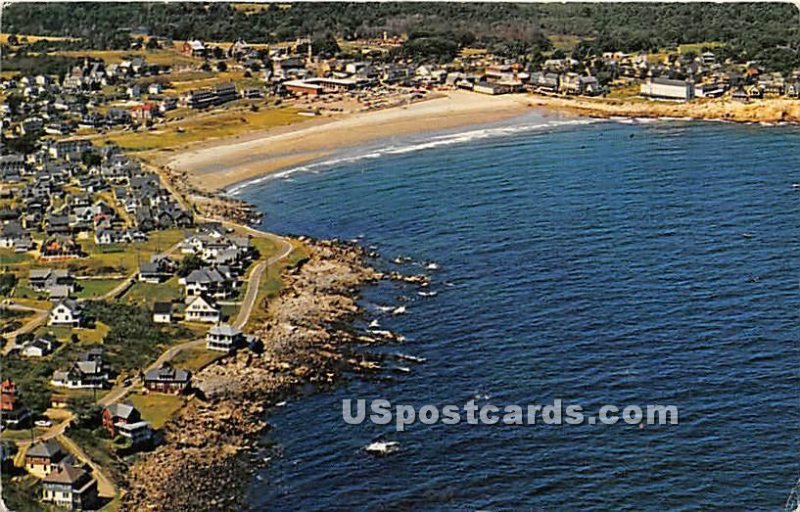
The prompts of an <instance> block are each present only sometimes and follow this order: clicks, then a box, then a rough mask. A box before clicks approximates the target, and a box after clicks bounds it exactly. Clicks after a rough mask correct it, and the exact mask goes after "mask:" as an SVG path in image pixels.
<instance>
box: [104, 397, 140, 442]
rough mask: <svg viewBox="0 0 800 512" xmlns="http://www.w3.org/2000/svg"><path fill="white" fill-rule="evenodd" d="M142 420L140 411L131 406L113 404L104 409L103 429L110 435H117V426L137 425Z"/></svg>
mask: <svg viewBox="0 0 800 512" xmlns="http://www.w3.org/2000/svg"><path fill="white" fill-rule="evenodd" d="M141 420H142V417H141V415H140V414H139V411H137V410H136V408H135V407H134V406H133V405H131V404H111V405H109V406H108V407H106V408H105V409H103V428H105V429H106V432H108V435H109V436H111V437H114V436H116V435H117V426H119V425H127V424H130V423H136V422H139V421H141Z"/></svg>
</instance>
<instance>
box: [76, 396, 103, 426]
mask: <svg viewBox="0 0 800 512" xmlns="http://www.w3.org/2000/svg"><path fill="white" fill-rule="evenodd" d="M72 410H73V411H74V412H75V423H74V424H75V426H76V427H77V428H91V427H94V426H95V425H96V424H97V423H98V421H99V420H100V415H101V414H102V412H103V408H102V407H100V406H99V405H97V404H96V403H95V402H94V399H93V398H92V397H91V396H78V397H75V398H74V399H73V400H72Z"/></svg>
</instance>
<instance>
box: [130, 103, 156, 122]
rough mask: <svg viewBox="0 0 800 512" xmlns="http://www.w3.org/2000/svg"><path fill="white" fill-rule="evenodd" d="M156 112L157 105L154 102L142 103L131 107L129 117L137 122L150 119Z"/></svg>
mask: <svg viewBox="0 0 800 512" xmlns="http://www.w3.org/2000/svg"><path fill="white" fill-rule="evenodd" d="M156 114H158V105H156V104H155V103H144V104H142V105H135V106H134V107H132V108H131V118H132V119H133V120H134V121H137V122H139V123H144V122H147V121H150V120H151V119H153V117H155V116H156Z"/></svg>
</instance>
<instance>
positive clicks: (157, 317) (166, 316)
mask: <svg viewBox="0 0 800 512" xmlns="http://www.w3.org/2000/svg"><path fill="white" fill-rule="evenodd" d="M153 322H155V323H157V324H171V323H172V303H171V302H156V303H155V304H153Z"/></svg>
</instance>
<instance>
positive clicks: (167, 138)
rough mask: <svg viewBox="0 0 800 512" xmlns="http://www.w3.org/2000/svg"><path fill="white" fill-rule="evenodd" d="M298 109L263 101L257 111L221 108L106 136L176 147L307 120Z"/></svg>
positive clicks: (137, 146)
mask: <svg viewBox="0 0 800 512" xmlns="http://www.w3.org/2000/svg"><path fill="white" fill-rule="evenodd" d="M304 119H305V118H303V117H302V116H300V115H298V114H297V109H294V108H288V107H287V108H284V107H268V106H267V105H261V107H260V109H259V111H258V112H252V111H250V110H249V109H243V108H228V109H218V110H217V111H214V112H212V113H204V114H201V115H194V116H192V117H190V118H187V119H184V120H181V121H176V122H174V123H170V124H168V125H166V126H159V127H157V128H156V129H155V130H153V131H146V132H138V133H134V132H122V133H114V134H109V135H107V136H105V137H104V138H103V140H104V141H111V142H113V143H114V144H117V145H119V146H120V147H122V148H124V149H127V150H129V151H152V150H158V149H175V148H179V147H181V146H185V145H187V144H192V143H195V142H201V141H204V140H210V139H217V138H223V137H233V136H237V135H243V134H246V133H249V132H252V131H256V130H266V129H269V128H273V127H276V126H285V125H289V124H292V123H296V122H298V121H301V120H304Z"/></svg>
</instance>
